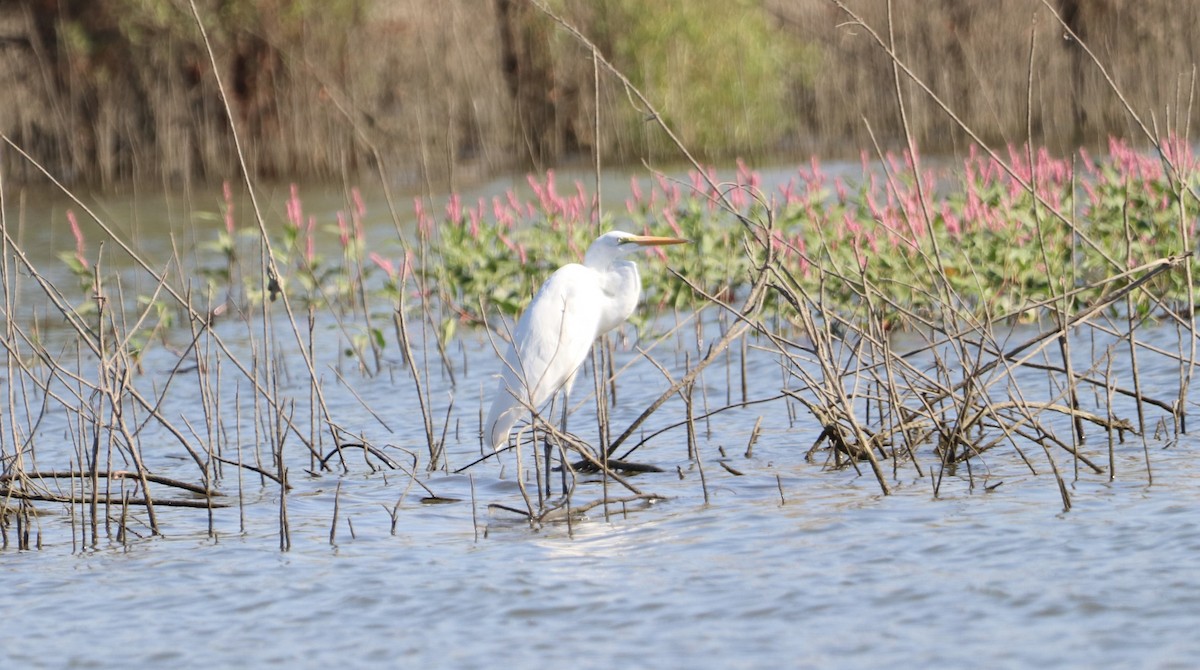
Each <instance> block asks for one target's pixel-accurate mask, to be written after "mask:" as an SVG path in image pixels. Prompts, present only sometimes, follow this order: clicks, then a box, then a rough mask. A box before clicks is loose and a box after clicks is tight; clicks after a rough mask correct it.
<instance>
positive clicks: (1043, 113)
mask: <svg viewBox="0 0 1200 670" xmlns="http://www.w3.org/2000/svg"><path fill="white" fill-rule="evenodd" d="M196 4H197V7H198V8H199V11H200V13H201V15H202V17H203V19H204V21H205V24H206V27H207V28H208V30H209V32H210V36H211V38H212V39H213V41H214V48H215V50H216V53H217V61H218V63H217V67H218V68H219V69H220V74H221V75H222V77H223V80H224V82H225V84H226V87H227V90H228V91H229V93H230V97H231V100H230V102H231V104H232V106H233V110H234V115H235V117H236V119H235V121H236V122H237V124H238V126H239V130H241V131H242V132H243V134H244V140H245V141H246V143H247V146H246V149H247V158H248V160H249V162H250V165H251V167H252V169H253V170H254V171H255V172H256V173H257V175H258V176H259V177H262V178H268V179H270V178H281V179H283V178H286V179H310V180H311V179H336V178H341V177H344V176H346V175H352V174H355V173H359V172H361V171H363V170H364V169H368V168H371V167H372V164H373V161H374V160H375V158H374V156H375V155H376V154H375V151H378V155H379V156H381V157H382V158H383V160H384V161H385V162H386V163H387V167H388V173H389V175H390V176H391V177H392V178H394V179H396V180H399V181H411V182H414V183H416V182H421V181H424V182H425V183H436V184H438V185H440V186H443V187H446V188H454V187H456V186H457V185H458V182H460V181H461V180H465V179H473V178H477V177H482V176H485V175H488V174H493V173H495V172H497V171H501V170H509V169H526V168H534V169H545V168H548V167H552V166H554V165H561V164H569V163H570V162H572V161H588V160H589V158H588V157H589V156H590V155H591V152H592V150H593V148H595V147H597V146H598V147H599V148H600V149H601V151H602V152H603V156H604V157H605V161H606V163H607V164H610V165H611V164H613V163H615V162H622V161H634V160H639V159H643V158H648V159H650V160H670V159H671V158H673V157H674V154H673V152H672V151H671V149H670V148H669V147H668V146H667V145H666V144H665V143H664V142H663V141H662V138H661V137H660V136H659V135H658V134H657V132H656V130H655V129H654V127H653V126H652V124H648V123H647V122H646V118H645V117H646V114H645V110H639V109H637V108H636V106H635V105H633V104H631V102H630V98H629V96H628V95H627V94H626V92H625V91H624V90H622V88H621V87H620V85H619V84H618V83H617V82H615V81H614V80H613V79H612V78H609V77H604V76H602V77H601V81H600V85H599V95H598V96H597V95H596V93H595V91H596V87H595V84H594V80H593V62H592V58H591V55H590V53H589V52H588V51H587V50H585V49H584V48H582V47H581V46H580V45H579V44H578V43H576V42H575V41H573V40H572V39H571V38H570V37H569V36H568V35H567V34H566V33H564V32H563V31H562V30H561V29H559V28H558V26H557V25H556V24H555V23H554V22H553V21H552V20H551V19H549V18H548V17H546V16H545V15H544V14H543V13H542V12H540V11H539V10H538V9H537V8H535V7H533V6H532V5H531V4H529V2H528V1H527V0H443V1H441V2H428V1H427V0H196ZM846 4H847V5H848V6H850V7H851V8H853V9H854V10H855V11H856V12H858V13H860V14H861V15H862V16H863V17H864V18H865V19H867V21H868V22H870V23H872V25H875V26H878V27H881V28H882V27H884V26H885V25H886V24H885V20H884V16H885V15H884V12H885V8H886V3H885V1H884V0H846ZM1049 4H1050V5H1051V6H1052V7H1054V8H1055V9H1056V10H1057V11H1058V12H1059V13H1060V14H1061V15H1062V16H1063V17H1064V19H1065V20H1066V21H1067V22H1068V23H1069V24H1070V25H1071V26H1072V27H1073V29H1074V30H1075V32H1076V33H1078V34H1079V35H1081V36H1082V37H1083V38H1084V39H1085V40H1086V41H1087V42H1088V43H1089V44H1090V46H1091V47H1092V49H1093V50H1094V51H1095V52H1096V53H1097V55H1098V56H1099V57H1100V58H1101V59H1102V60H1103V61H1104V62H1105V64H1106V66H1107V67H1109V68H1110V71H1111V72H1112V74H1113V76H1114V78H1115V80H1116V82H1117V84H1118V85H1119V86H1120V87H1121V88H1122V90H1123V91H1124V92H1125V93H1126V95H1127V96H1128V97H1129V99H1130V101H1131V102H1132V103H1133V104H1134V105H1135V106H1136V107H1137V108H1138V110H1139V111H1140V112H1144V113H1146V115H1147V116H1149V115H1150V114H1151V113H1153V114H1154V115H1156V118H1157V119H1158V120H1159V121H1160V123H1162V124H1164V127H1163V130H1164V131H1165V130H1168V129H1173V130H1178V131H1181V132H1182V131H1184V130H1186V128H1187V127H1188V126H1189V125H1190V123H1191V122H1193V121H1194V120H1195V119H1196V117H1197V115H1198V114H1200V111H1197V108H1198V107H1200V105H1193V104H1192V99H1191V98H1192V91H1191V89H1192V84H1193V81H1194V78H1195V64H1196V62H1197V55H1198V52H1200V41H1198V40H1196V39H1195V36H1196V35H1200V6H1197V5H1198V3H1196V2H1194V0H1049ZM548 5H549V6H550V7H551V8H552V9H553V10H554V11H555V12H557V13H559V14H561V15H562V16H563V17H564V18H565V19H566V20H567V21H569V22H571V23H572V24H574V25H576V26H578V27H579V28H580V30H581V31H582V32H583V33H584V34H586V35H588V36H589V38H590V39H592V40H593V41H594V42H595V44H596V45H597V46H598V47H599V49H600V50H601V52H602V53H603V55H604V56H605V58H607V59H608V60H610V61H611V62H612V63H613V64H614V65H616V66H617V67H618V68H619V69H621V70H622V71H623V72H624V73H625V74H626V75H628V76H629V78H630V79H631V80H632V81H633V82H634V83H635V84H637V85H638V86H639V87H640V88H642V90H643V91H644V92H645V93H646V94H647V96H648V97H649V98H650V99H651V100H653V101H654V102H655V104H656V105H657V106H658V107H659V109H660V111H662V113H663V114H664V116H666V117H667V120H668V121H669V122H670V123H671V124H672V126H673V127H674V128H676V129H677V132H678V133H679V134H680V136H681V137H682V138H683V139H684V141H685V142H687V143H688V145H689V146H690V147H691V148H692V149H694V150H695V151H696V152H697V153H698V154H699V155H701V156H702V157H703V158H704V159H706V160H710V161H721V160H726V159H730V158H732V157H735V156H741V157H746V158H748V159H751V160H757V161H765V160H776V159H778V160H793V159H796V158H805V157H807V156H808V155H810V154H813V153H817V154H821V155H823V156H826V157H830V158H834V157H839V156H843V157H857V155H858V152H859V151H860V150H861V149H863V148H867V147H870V140H869V138H868V136H867V133H866V124H865V123H864V121H866V122H869V123H870V125H871V128H872V129H873V130H874V131H875V133H876V135H877V136H878V137H879V138H880V139H881V140H882V141H883V142H884V144H885V147H894V146H896V145H897V144H898V140H899V138H900V136H901V132H900V119H899V116H898V114H897V113H896V111H895V110H896V105H895V93H894V90H895V89H894V85H893V83H892V80H891V76H892V75H891V67H890V64H889V62H888V60H887V58H886V56H885V55H884V54H882V53H881V52H880V51H879V50H878V48H877V47H876V46H874V45H873V44H872V43H871V41H870V39H869V37H868V36H867V35H866V33H865V31H863V30H862V29H861V28H856V27H853V26H848V25H845V15H844V14H843V13H841V12H840V11H839V10H838V8H837V7H836V6H835V5H834V4H833V3H832V2H830V1H829V0H658V1H656V2H643V1H641V0H549V1H548ZM893 5H894V12H895V21H896V25H895V36H896V44H897V50H898V52H899V54H900V55H901V57H902V58H904V59H905V60H906V62H908V63H909V64H910V66H911V67H912V68H913V70H914V71H915V72H916V73H917V74H918V75H919V76H921V77H922V78H923V79H925V80H926V81H927V82H929V83H930V84H931V86H932V87H933V89H934V90H935V91H936V92H937V93H938V95H940V96H942V97H943V98H944V99H945V100H946V101H948V102H949V103H950V104H951V105H952V106H953V108H954V109H955V111H956V112H957V113H958V114H959V115H960V116H961V117H962V118H963V119H964V120H965V121H966V122H967V124H968V125H970V126H971V127H973V128H975V129H976V131H977V132H979V133H980V134H981V135H982V136H983V137H984V138H985V139H987V140H989V141H997V142H1006V141H1011V142H1016V143H1020V142H1023V141H1024V140H1025V139H1026V138H1025V135H1026V130H1025V129H1026V104H1027V103H1026V101H1027V89H1028V87H1029V80H1028V70H1029V61H1028V59H1029V42H1030V31H1031V30H1032V31H1034V34H1035V35H1036V45H1037V48H1036V52H1035V55H1034V58H1035V62H1034V65H1033V70H1034V77H1033V81H1032V87H1033V105H1032V124H1033V128H1034V137H1033V141H1034V142H1035V143H1038V144H1045V145H1048V146H1050V147H1051V148H1052V149H1057V150H1060V151H1063V152H1066V151H1068V150H1069V149H1070V148H1072V147H1074V146H1076V145H1079V144H1087V143H1091V142H1094V141H1096V140H1098V139H1101V138H1103V137H1105V136H1107V135H1109V134H1116V135H1124V136H1130V135H1133V134H1134V133H1133V132H1132V130H1131V129H1130V128H1129V126H1128V123H1129V122H1128V120H1127V119H1126V115H1125V113H1124V112H1123V110H1122V109H1121V106H1120V103H1119V101H1118V100H1117V99H1116V97H1115V96H1114V95H1113V94H1112V93H1111V91H1110V89H1109V87H1108V86H1107V85H1106V84H1105V82H1104V80H1103V78H1102V75H1101V74H1100V72H1099V71H1098V70H1097V69H1096V68H1095V67H1094V66H1093V65H1092V64H1091V62H1090V61H1089V60H1088V59H1087V58H1086V56H1085V55H1084V54H1083V52H1082V51H1081V49H1080V48H1079V45H1078V44H1077V43H1075V42H1074V41H1072V40H1070V39H1065V38H1064V31H1063V30H1062V28H1061V26H1059V25H1058V24H1057V23H1056V22H1055V21H1054V19H1053V17H1052V16H1051V15H1050V14H1049V10H1048V9H1047V8H1046V7H1045V6H1044V5H1043V3H1042V2H1041V0H999V1H994V0H894V3H893ZM212 75H213V73H212V72H211V66H210V64H209V61H208V58H207V56H206V54H205V52H204V47H203V43H202V42H201V39H200V34H199V32H198V30H197V28H196V26H195V24H194V21H193V19H192V16H191V13H190V9H189V8H188V5H187V2H186V0H17V1H15V2H14V1H12V0H9V1H7V2H4V3H0V90H3V91H4V95H3V96H2V98H0V131H2V132H3V133H5V134H6V135H7V136H8V137H10V138H11V139H12V140H13V141H14V142H15V143H17V144H18V145H20V146H22V147H23V148H25V149H26V150H27V151H29V152H30V153H31V154H33V155H34V156H35V157H36V158H37V159H38V160H39V161H41V162H43V163H44V164H45V165H46V167H48V168H49V169H50V170H51V171H52V172H53V173H55V174H57V175H61V177H62V178H64V179H65V180H67V181H75V182H87V183H94V184H98V185H102V186H104V185H113V184H116V183H126V182H154V181H161V182H163V183H164V184H168V185H171V184H177V183H187V182H192V181H198V180H213V179H223V178H227V177H229V176H231V175H234V174H236V172H237V171H236V167H235V166H236V163H235V160H236V159H235V154H234V151H233V148H232V141H231V135H230V133H229V130H228V126H227V121H226V119H225V112H224V108H223V107H222V104H221V102H220V99H219V97H218V94H217V89H216V81H215V79H214V77H213V76H212ZM905 86H906V89H907V90H906V93H912V94H913V95H911V96H910V100H909V102H908V104H909V108H908V111H909V117H910V122H911V126H912V130H913V132H914V135H915V136H916V139H917V140H918V141H919V142H920V144H921V146H922V147H923V149H924V150H925V151H926V152H927V153H932V152H953V151H955V150H957V149H959V148H961V147H962V146H963V144H964V138H963V136H962V135H961V134H960V133H959V132H958V131H956V130H953V129H951V126H950V124H948V123H946V121H945V119H944V117H943V116H942V114H941V112H939V111H938V110H937V109H936V108H935V107H934V106H933V105H932V104H931V103H930V102H929V101H928V100H926V99H925V97H924V96H922V95H919V94H916V91H915V89H914V88H912V87H911V86H908V85H907V84H906V85H905ZM597 109H598V110H599V115H600V120H601V127H600V132H599V135H598V136H597V134H596V132H595V129H594V118H595V114H596V110H597ZM1168 124H1169V128H1168V127H1166V126H1167V125H1168ZM0 161H2V164H3V167H4V169H5V174H6V176H9V177H16V178H19V179H26V180H31V181H36V180H37V179H38V176H37V174H36V173H35V172H33V171H32V170H31V169H30V167H29V166H28V165H27V164H26V163H25V162H24V161H22V160H20V159H19V157H17V156H16V155H15V152H13V151H11V150H7V149H6V150H3V151H2V152H0Z"/></svg>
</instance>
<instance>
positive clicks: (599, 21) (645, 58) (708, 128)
mask: <svg viewBox="0 0 1200 670" xmlns="http://www.w3.org/2000/svg"><path fill="white" fill-rule="evenodd" d="M593 11H594V12H595V14H596V15H597V16H596V17H595V19H594V28H593V30H594V31H595V32H596V33H597V34H596V35H595V39H596V41H597V42H598V43H600V44H601V45H605V46H606V47H608V48H609V49H610V50H611V53H609V54H608V55H609V56H610V58H611V59H612V61H613V62H614V64H615V65H616V66H617V67H618V68H619V69H621V70H622V71H623V72H624V73H626V75H627V76H629V78H630V80H631V81H633V83H634V84H635V85H637V86H638V88H640V89H641V90H642V91H643V92H644V93H645V94H646V95H647V96H648V97H649V98H650V99H651V100H653V101H655V104H656V106H657V107H658V109H659V111H660V112H662V113H663V115H664V117H665V119H666V121H667V122H668V123H669V124H670V125H671V127H672V128H674V129H675V130H676V131H677V133H678V134H679V135H680V138H681V139H682V140H683V142H684V143H685V144H686V145H687V146H689V147H691V148H692V149H693V150H695V151H697V152H699V153H700V154H702V155H709V156H713V155H729V153H730V152H731V151H755V150H758V149H762V148H765V147H766V145H768V144H769V143H771V142H773V141H775V140H776V139H777V138H779V137H782V136H785V135H786V134H787V131H788V129H789V128H790V127H792V125H793V124H792V123H791V119H792V118H794V113H793V110H792V109H791V108H790V105H789V99H790V98H789V96H790V92H791V90H792V89H793V88H794V87H795V86H796V85H797V84H798V83H800V82H801V80H803V78H804V77H805V76H806V73H807V72H808V71H809V69H810V68H809V64H810V63H812V62H813V61H814V60H815V52H814V51H812V50H811V49H809V48H806V47H805V46H804V45H802V44H800V43H798V42H797V41H795V40H794V39H793V38H791V37H790V36H789V35H787V34H785V33H783V32H781V31H780V30H778V29H777V28H776V27H774V26H773V25H772V24H771V19H770V17H769V15H768V14H767V13H766V12H764V11H763V10H762V8H761V6H759V4H758V3H755V2H750V1H749V0H687V1H684V0H666V1H664V2H653V3H646V2H639V1H637V0H608V1H606V2H601V3H599V4H598V5H597V6H596V7H595V9H594V10H593ZM614 111H617V112H618V113H621V114H623V115H624V126H625V129H624V131H623V133H624V134H626V135H627V136H632V137H640V136H643V134H645V127H646V123H645V115H644V113H639V112H637V111H625V110H624V109H621V110H614ZM644 111H645V110H642V112H644ZM653 136H654V137H657V135H653Z"/></svg>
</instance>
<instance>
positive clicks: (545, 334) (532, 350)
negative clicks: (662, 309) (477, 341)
mask: <svg viewBox="0 0 1200 670" xmlns="http://www.w3.org/2000/svg"><path fill="white" fill-rule="evenodd" d="M686 242H687V240H684V239H679V238H676V237H652V236H649V235H632V234H630V233H624V232H620V231H613V232H609V233H605V234H603V235H601V236H600V237H598V238H596V241H595V242H592V245H591V246H590V247H588V250H587V254H586V256H585V257H584V260H583V265H579V264H577V263H571V264H569V265H564V266H562V267H561V268H559V269H558V270H556V271H555V272H554V274H552V275H550V278H549V279H547V280H546V283H544V284H542V287H541V289H539V290H538V292H537V295H536V296H535V297H534V299H533V302H532V303H530V304H529V307H528V308H526V309H525V313H524V314H522V315H521V318H520V320H518V321H517V328H516V330H515V331H513V337H512V345H511V346H510V347H509V348H508V352H507V353H506V354H505V355H504V361H503V370H502V374H501V379H500V383H499V385H498V386H497V388H496V394H495V397H494V398H493V399H492V409H491V411H489V412H488V418H487V422H486V423H484V435H485V436H486V437H487V439H488V440H490V442H489V443H490V444H491V445H492V447H493V448H494V449H495V450H497V451H499V450H500V449H502V448H503V447H504V445H505V444H506V443H507V442H508V435H509V432H510V431H511V430H512V427H513V424H515V423H516V422H517V419H518V418H519V417H520V416H521V415H522V414H524V413H526V412H528V411H529V408H533V409H538V408H540V407H541V406H542V405H543V404H544V403H545V402H546V401H547V400H549V399H550V398H551V397H552V396H553V395H554V394H555V393H556V392H557V391H559V390H562V391H563V393H564V395H569V394H570V392H571V386H572V385H573V384H574V382H575V373H576V372H578V370H579V366H580V365H582V364H583V362H584V360H586V359H587V355H588V351H590V350H591V348H592V343H593V342H595V341H596V338H598V337H600V336H601V335H603V334H604V333H607V332H608V331H610V330H612V329H613V328H616V327H617V326H619V325H621V323H623V322H624V321H625V320H626V319H628V318H629V315H630V314H633V310H634V308H636V307H637V303H638V298H639V297H640V294H641V291H642V280H641V277H640V276H638V270H637V266H636V265H634V263H633V262H632V261H628V260H622V259H623V258H624V257H625V256H626V255H628V254H629V253H631V252H633V251H635V250H637V249H641V248H643V247H650V246H660V245H664V244H683V243H686Z"/></svg>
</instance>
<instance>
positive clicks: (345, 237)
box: [310, 212, 350, 249]
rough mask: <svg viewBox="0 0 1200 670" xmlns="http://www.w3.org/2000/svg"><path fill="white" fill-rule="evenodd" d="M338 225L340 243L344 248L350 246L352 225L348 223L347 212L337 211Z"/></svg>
mask: <svg viewBox="0 0 1200 670" xmlns="http://www.w3.org/2000/svg"><path fill="white" fill-rule="evenodd" d="M337 226H338V243H339V244H341V245H342V248H343V249H345V248H346V247H348V246H350V226H348V225H346V213H345V212H338V213H337ZM310 232H311V228H310Z"/></svg>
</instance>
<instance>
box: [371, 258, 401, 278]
mask: <svg viewBox="0 0 1200 670" xmlns="http://www.w3.org/2000/svg"><path fill="white" fill-rule="evenodd" d="M367 258H369V259H371V262H372V263H374V264H375V265H377V266H379V269H380V270H383V271H384V272H385V273H386V274H387V276H388V277H389V278H391V279H392V280H393V281H394V280H395V279H396V274H397V271H396V265H395V264H394V263H392V261H391V260H389V259H387V258H384V257H383V256H380V255H379V254H377V253H375V252H374V251H372V252H371V253H369V254H367Z"/></svg>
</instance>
